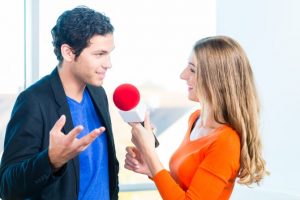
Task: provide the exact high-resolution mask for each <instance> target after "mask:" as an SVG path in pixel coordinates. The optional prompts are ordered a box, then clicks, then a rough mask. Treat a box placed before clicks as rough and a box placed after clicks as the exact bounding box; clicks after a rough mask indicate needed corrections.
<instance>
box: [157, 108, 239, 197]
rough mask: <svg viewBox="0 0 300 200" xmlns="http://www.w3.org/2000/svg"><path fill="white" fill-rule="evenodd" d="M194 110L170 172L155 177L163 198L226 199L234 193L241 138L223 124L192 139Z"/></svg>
mask: <svg viewBox="0 0 300 200" xmlns="http://www.w3.org/2000/svg"><path fill="white" fill-rule="evenodd" d="M199 115H200V111H199V110H198V111H195V112H194V113H192V115H191V116H190V118H189V126H188V130H187V133H186V135H185V137H184V140H183V141H182V143H181V145H180V146H179V148H178V149H177V150H176V151H175V153H174V154H173V156H172V157H171V159H170V163H169V166H170V172H168V171H167V170H165V169H164V170H161V171H160V172H158V173H157V174H156V175H155V176H154V177H153V180H154V182H155V184H156V187H157V188H158V190H159V192H160V195H161V196H162V198H163V199H164V200H180V199H193V200H194V199H197V200H200V199H204V200H214V199H218V200H225V199H229V198H230V195H231V193H232V190H233V187H234V183H235V179H236V177H237V175H238V172H239V168H240V138H239V136H238V134H237V133H236V131H234V130H233V129H232V128H230V127H229V126H222V127H220V128H218V129H216V130H215V131H213V132H211V133H209V134H208V135H206V136H203V137H201V138H199V139H196V140H192V141H191V140H190V134H191V130H192V127H193V124H194V123H195V121H196V120H197V118H198V117H199Z"/></svg>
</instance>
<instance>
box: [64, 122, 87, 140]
mask: <svg viewBox="0 0 300 200" xmlns="http://www.w3.org/2000/svg"><path fill="white" fill-rule="evenodd" d="M82 130H83V126H81V125H79V126H76V127H75V128H73V129H72V130H71V131H70V132H69V133H68V135H66V137H67V142H68V143H72V142H73V141H74V140H75V138H76V137H77V135H78V134H79V133H80V132H81V131H82Z"/></svg>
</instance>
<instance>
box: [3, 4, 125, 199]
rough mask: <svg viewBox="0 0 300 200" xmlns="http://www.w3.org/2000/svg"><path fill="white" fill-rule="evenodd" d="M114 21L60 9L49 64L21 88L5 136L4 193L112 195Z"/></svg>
mask: <svg viewBox="0 0 300 200" xmlns="http://www.w3.org/2000/svg"><path fill="white" fill-rule="evenodd" d="M113 29H114V28H113V26H112V25H111V23H110V20H109V18H108V17H106V16H104V15H102V14H100V13H99V12H96V11H94V10H92V9H89V8H87V7H83V6H81V7H76V8H74V9H73V10H69V11H66V12H64V13H63V14H62V15H61V16H60V17H59V18H58V20H57V23H56V25H55V26H54V27H53V29H52V32H51V33H52V37H53V45H54V52H55V54H56V57H57V59H58V61H59V64H58V67H56V68H55V69H54V71H53V72H52V73H51V74H50V75H48V76H45V77H44V78H42V79H41V80H39V81H38V82H37V83H35V84H34V85H32V86H31V87H29V88H28V89H26V90H25V91H23V92H22V93H21V94H20V95H19V96H18V98H17V100H16V103H15V105H14V108H13V111H12V115H11V119H10V121H9V123H8V126H7V131H6V135H5V142H4V143H5V144H4V152H3V157H2V161H1V168H0V181H1V183H0V196H1V198H3V199H49V200H50V199H51V200H54V199H55V200H60V199H62V200H66V199H70V200H74V199H89V200H91V199H107V200H108V199H118V190H119V189H118V171H119V164H118V161H117V158H116V153H115V147H114V141H113V135H112V128H111V121H110V115H109V110H108V101H107V96H106V93H105V91H104V89H103V88H102V86H101V85H102V82H103V79H104V77H105V73H106V71H107V70H108V69H109V68H111V62H110V53H111V51H112V50H113V49H114V40H113Z"/></svg>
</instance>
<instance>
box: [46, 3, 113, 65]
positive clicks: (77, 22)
mask: <svg viewBox="0 0 300 200" xmlns="http://www.w3.org/2000/svg"><path fill="white" fill-rule="evenodd" d="M113 31H114V27H113V26H112V24H111V23H110V19H109V18H108V17H107V16H105V15H104V14H101V13H99V12H97V11H95V10H93V9H90V8H88V7H86V6H78V7H76V8H74V9H72V10H67V11H65V12H64V13H62V14H61V16H59V18H58V19H57V21H56V25H55V26H54V27H53V28H52V30H51V34H52V38H53V42H52V43H53V46H54V53H55V55H56V57H57V60H58V61H59V65H60V64H61V63H62V60H63V57H62V55H61V51H60V48H61V45H62V44H68V45H69V46H70V47H71V48H72V51H73V53H74V54H75V58H77V57H78V56H79V55H80V53H81V52H82V50H83V49H84V48H86V47H87V46H89V42H90V39H91V38H92V37H93V36H94V35H102V36H105V35H106V34H110V33H113Z"/></svg>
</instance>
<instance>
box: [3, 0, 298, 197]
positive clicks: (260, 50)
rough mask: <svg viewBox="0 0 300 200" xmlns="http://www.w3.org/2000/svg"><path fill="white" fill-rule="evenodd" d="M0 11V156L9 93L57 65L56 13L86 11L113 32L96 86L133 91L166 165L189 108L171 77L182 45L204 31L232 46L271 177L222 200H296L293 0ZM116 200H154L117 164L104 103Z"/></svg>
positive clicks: (183, 89)
mask: <svg viewBox="0 0 300 200" xmlns="http://www.w3.org/2000/svg"><path fill="white" fill-rule="evenodd" d="M1 4H2V7H3V9H2V11H1V12H0V23H1V31H0V43H1V44H2V48H0V58H1V67H0V155H1V152H2V149H3V140H4V135H5V129H6V125H7V122H8V120H9V117H10V112H11V109H12V106H13V104H14V101H15V98H16V96H17V95H18V94H19V93H20V92H21V91H22V90H24V89H25V88H26V87H28V86H29V85H31V84H32V83H34V82H35V81H37V80H38V79H40V78H41V77H43V76H44V75H46V74H49V73H50V72H51V71H52V70H53V69H54V67H55V66H56V64H57V61H56V58H55V56H54V53H53V47H52V43H51V42H52V38H51V34H50V31H51V29H52V27H53V26H54V25H55V22H56V19H57V18H58V16H59V15H60V14H61V13H62V12H63V11H65V10H68V9H72V8H74V7H76V6H78V5H86V6H89V7H91V8H93V9H95V10H97V11H100V12H103V13H104V14H106V15H107V16H109V17H110V19H111V22H112V24H113V25H114V27H115V33H114V36H115V45H116V49H115V50H114V52H113V55H112V64H113V68H112V69H111V70H109V71H108V73H107V77H106V79H105V81H104V85H103V86H104V87H105V89H106V91H107V93H108V97H109V100H110V102H112V92H113V91H114V89H115V88H116V87H117V86H118V85H120V84H122V83H131V84H134V85H136V86H137V87H138V89H139V90H140V92H141V97H142V100H143V101H144V102H145V103H146V104H147V106H148V108H149V110H150V111H151V120H152V122H153V123H154V124H155V126H156V127H157V137H158V139H159V141H160V143H161V145H160V146H159V148H158V149H157V151H158V152H159V154H160V157H161V159H162V162H163V164H164V166H165V167H166V168H168V161H169V158H170V156H171V154H172V152H173V151H174V150H175V149H176V148H177V146H178V145H179V143H180V141H181V139H182V138H183V135H184V134H185V131H186V128H187V119H188V116H189V114H190V113H191V112H192V111H193V110H195V109H197V106H198V105H197V104H195V103H192V102H189V101H188V99H187V86H186V83H185V82H184V81H182V80H180V79H179V74H180V72H181V71H182V70H183V69H184V67H185V66H186V64H187V59H188V56H189V54H190V52H191V50H192V46H193V44H194V43H195V41H197V40H198V39H201V38H202V37H206V36H211V35H228V36H230V37H233V38H234V39H235V40H237V41H238V42H239V43H240V44H241V45H242V47H243V48H244V50H245V51H246V53H247V55H248V57H249V60H250V62H251V64H252V67H253V71H254V75H255V80H256V84H257V88H258V92H259V95H260V99H261V104H262V116H261V132H262V139H263V153H264V156H265V159H266V161H267V167H268V169H269V171H270V172H271V175H270V176H268V177H266V179H265V180H264V181H263V183H262V184H261V185H260V186H259V187H257V186H253V187H251V188H249V187H244V186H240V185H238V184H237V185H236V187H235V190H234V192H233V195H232V198H231V199H245V200H248V199H249V200H250V199H251V200H252V199H261V200H265V199H272V200H273V199H275V200H277V199H278V200H296V199H300V192H299V191H300V190H299V188H300V183H299V180H300V171H299V169H300V161H299V159H297V157H298V156H299V154H300V145H299V144H300V142H299V140H300V131H299V129H298V120H299V117H298V115H299V113H300V105H299V104H300V90H299V85H300V66H299V61H298V58H299V50H298V47H299V46H300V40H299V35H300V25H299V23H298V19H299V18H300V13H299V9H300V1H298V0H286V1H280V0H251V1H249V0H248V1H238V0H227V1H221V0H189V1H179V0H172V1H171V0H169V1H159V0H151V1H146V0H143V1H141V0H128V1H117V0H110V1H104V0H73V1H61V0H60V1H59V0H51V1H38V0H23V1H20V0H10V1H3V2H2V3H1ZM110 111H111V116H112V121H113V129H114V137H115V142H116V146H117V156H118V159H119V161H120V189H121V193H120V200H127V199H128V200H131V199H145V200H147V199H151V200H153V199H155V200H156V199H157V200H159V199H161V198H160V196H159V194H158V192H157V190H156V189H155V186H154V185H153V183H152V182H151V181H150V180H149V179H148V178H147V177H144V176H141V175H138V174H134V173H132V172H130V171H128V170H126V169H124V168H123V165H124V156H125V147H126V146H128V145H132V144H131V142H130V139H131V137H130V128H129V126H128V125H127V124H126V123H124V122H123V121H122V119H121V117H120V116H119V113H118V110H117V109H116V108H115V107H114V105H113V103H110Z"/></svg>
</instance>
